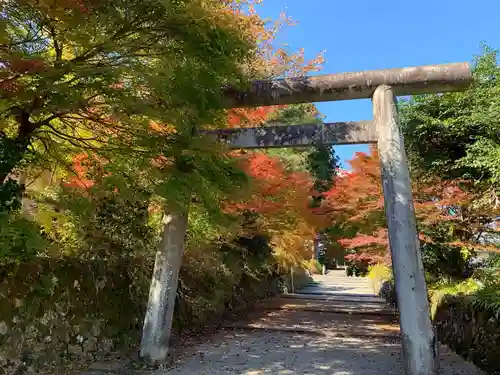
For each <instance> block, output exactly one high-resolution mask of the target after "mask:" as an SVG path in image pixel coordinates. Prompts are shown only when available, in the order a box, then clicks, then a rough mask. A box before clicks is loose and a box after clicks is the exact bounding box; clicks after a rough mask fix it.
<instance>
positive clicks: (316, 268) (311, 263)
mask: <svg viewBox="0 0 500 375" xmlns="http://www.w3.org/2000/svg"><path fill="white" fill-rule="evenodd" d="M305 266H306V269H308V270H309V271H310V272H311V273H312V274H314V275H321V273H322V272H323V265H322V264H321V263H320V262H318V260H317V259H311V260H308V261H306V262H305Z"/></svg>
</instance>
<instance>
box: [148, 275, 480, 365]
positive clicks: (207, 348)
mask: <svg viewBox="0 0 500 375" xmlns="http://www.w3.org/2000/svg"><path fill="white" fill-rule="evenodd" d="M440 366H441V373H442V374H446V375H455V374H456V375H459V374H468V375H482V374H483V373H482V372H481V371H479V370H478V369H477V368H476V367H475V366H474V365H472V364H470V363H467V362H465V361H464V360H462V359H461V358H460V357H458V356H457V355H456V354H454V353H452V352H451V351H450V350H448V349H447V348H445V347H442V348H441V350H440ZM173 374H182V375H188V374H189V375H191V374H193V375H194V374H198V375H202V374H206V375H211V374H234V375H260V374H283V375H285V374H286V375H294V374H297V375H298V374H304V375H306V374H308V375H351V374H352V375H368V374H370V375H371V374H380V375H390V374H398V375H400V374H403V367H402V358H401V345H400V340H399V327H398V324H397V316H396V314H395V313H394V311H392V310H391V309H389V308H387V307H386V306H385V304H384V303H383V301H382V300H380V299H379V298H378V297H375V296H373V295H372V293H371V291H370V290H369V288H368V283H367V281H366V279H362V278H351V277H346V276H345V275H344V273H343V272H342V271H331V272H330V273H329V274H328V275H326V276H317V277H315V283H312V284H310V285H308V286H307V287H305V288H303V289H302V290H300V291H299V292H298V293H297V294H294V295H287V296H284V297H282V298H278V299H275V300H272V301H267V302H265V303H263V304H261V306H260V309H259V310H258V311H256V312H254V313H252V314H250V316H249V317H248V318H247V319H245V320H244V321H241V322H238V323H236V324H232V325H231V326H227V327H225V329H224V330H222V331H221V332H219V333H218V334H216V335H214V336H213V337H211V338H208V339H207V341H206V342H205V343H204V344H202V345H199V346H198V347H196V348H192V349H190V350H187V351H186V352H185V353H184V356H182V357H181V358H180V359H179V360H178V362H177V364H176V366H175V367H174V368H172V369H169V370H164V371H157V372H155V375H173Z"/></svg>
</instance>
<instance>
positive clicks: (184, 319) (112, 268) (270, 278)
mask: <svg viewBox="0 0 500 375" xmlns="http://www.w3.org/2000/svg"><path fill="white" fill-rule="evenodd" d="M152 266H153V261H152V259H146V258H144V259H137V258H134V259H121V260H115V261H113V262H111V261H109V260H108V261H104V260H93V261H81V260H77V259H71V258H67V259H60V260H57V261H56V260H49V259H44V260H37V261H36V262H34V263H30V264H21V265H12V266H9V267H4V268H1V269H0V369H1V371H0V373H6V374H13V373H16V371H18V372H17V373H19V374H21V373H38V372H39V371H40V369H41V368H47V367H48V366H49V367H50V366H51V365H60V364H61V363H64V362H85V361H93V360H98V359H100V358H102V357H103V356H106V355H107V354H109V353H112V352H114V351H116V350H119V349H127V348H129V349H130V348H132V349H136V348H137V345H138V343H139V340H140V333H141V329H142V322H143V316H144V311H145V305H146V302H147V295H148V290H149V281H150V275H151V270H152ZM190 267H192V265H190V264H187V265H185V266H184V267H183V270H182V271H181V275H182V274H184V275H186V274H191V275H192V274H193V273H194V272H193V270H191V269H190ZM209 272H210V270H207V271H206V272H205V274H203V272H202V273H199V276H197V279H196V278H194V279H193V278H188V277H185V278H184V283H183V284H184V289H185V290H184V293H181V294H180V295H178V300H177V305H176V315H175V317H174V328H175V333H179V332H181V331H182V330H189V331H196V330H197V329H201V328H203V326H204V325H205V324H206V323H207V322H213V321H214V320H217V319H221V318H222V317H223V316H224V314H225V313H226V312H227V311H228V310H238V309H248V308H249V306H250V305H252V304H253V303H254V302H255V301H256V300H258V299H262V298H268V297H271V296H273V295H275V294H276V293H279V292H280V291H282V290H283V289H284V285H286V284H287V283H288V284H289V281H288V275H279V274H277V273H271V272H269V271H265V270H255V274H254V275H252V277H250V276H245V275H243V276H241V275H240V276H239V277H238V278H237V279H235V278H234V277H233V278H232V279H231V278H230V276H231V275H229V276H227V277H228V278H227V279H222V280H216V281H217V282H219V283H220V284H210V280H209V279H210V278H213V277H218V278H220V277H222V276H221V275H218V274H216V272H213V274H212V273H210V274H208V273H209ZM214 274H215V276H214ZM303 279H304V277H302V278H300V277H298V278H296V280H295V282H296V284H297V283H299V282H301V280H303ZM186 283H187V284H188V285H187V286H186V285H185V284H186ZM231 283H233V284H231ZM219 285H224V286H225V287H226V289H225V290H221V287H220V286H219ZM186 289H187V290H188V292H186ZM189 291H190V292H189ZM219 295H220V297H218V296H219ZM2 371H5V372H2Z"/></svg>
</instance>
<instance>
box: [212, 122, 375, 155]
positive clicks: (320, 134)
mask: <svg viewBox="0 0 500 375" xmlns="http://www.w3.org/2000/svg"><path fill="white" fill-rule="evenodd" d="M206 134H213V136H214V137H217V138H218V139H219V140H220V141H222V142H225V143H227V144H229V146H230V147H231V148H247V149H252V148H281V147H306V146H313V145H315V144H317V143H321V144H324V145H344V144H361V143H375V142H377V133H376V129H375V126H373V122H372V121H358V122H333V123H327V124H304V125H286V126H283V125H276V126H265V127H259V128H242V129H223V130H216V131H211V132H207V133H206Z"/></svg>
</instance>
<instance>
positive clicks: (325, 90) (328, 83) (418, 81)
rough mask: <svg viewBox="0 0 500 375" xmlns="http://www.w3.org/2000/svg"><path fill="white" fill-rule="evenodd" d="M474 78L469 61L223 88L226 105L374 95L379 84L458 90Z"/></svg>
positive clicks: (407, 89)
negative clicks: (243, 88) (240, 89)
mask: <svg viewBox="0 0 500 375" xmlns="http://www.w3.org/2000/svg"><path fill="white" fill-rule="evenodd" d="M471 79H472V74H471V69H470V66H469V64H468V63H454V64H440V65H427V66H417V67H408V68H398V69H384V70H372V71H364V72H349V73H338V74H326V75H318V76H312V77H297V78H288V79H277V80H262V81H255V82H253V84H252V86H251V87H250V89H249V90H248V91H245V92H241V91H238V90H235V89H234V88H226V89H225V90H224V99H225V101H224V105H225V107H226V108H236V107H256V106H263V105H281V104H294V103H308V102H326V101H335V100H348V99H367V98H371V97H372V95H373V93H374V92H375V89H376V88H377V87H378V86H380V85H389V86H391V87H392V88H393V90H394V92H395V94H396V95H414V94H424V93H437V92H447V91H459V90H461V89H465V88H466V87H468V86H469V84H470V81H471Z"/></svg>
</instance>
